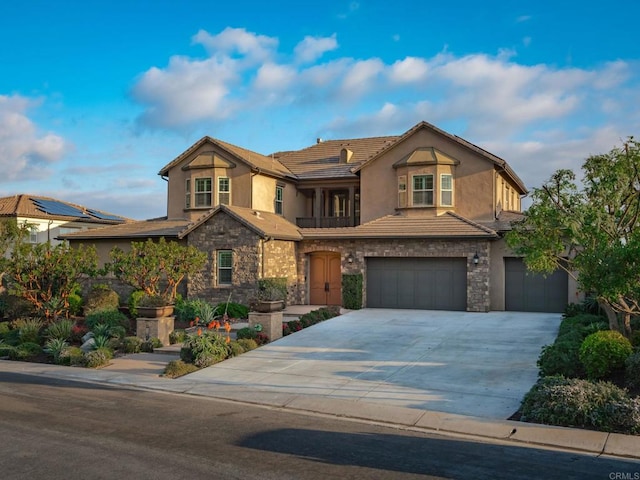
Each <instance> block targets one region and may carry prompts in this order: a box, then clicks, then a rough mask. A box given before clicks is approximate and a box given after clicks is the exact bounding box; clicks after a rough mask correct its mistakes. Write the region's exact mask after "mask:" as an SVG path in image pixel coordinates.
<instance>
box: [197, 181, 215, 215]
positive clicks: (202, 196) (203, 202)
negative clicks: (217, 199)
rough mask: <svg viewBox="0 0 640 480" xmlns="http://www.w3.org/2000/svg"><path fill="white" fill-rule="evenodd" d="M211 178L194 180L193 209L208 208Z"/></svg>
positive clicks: (209, 204)
mask: <svg viewBox="0 0 640 480" xmlns="http://www.w3.org/2000/svg"><path fill="white" fill-rule="evenodd" d="M211 185H212V182H211V177H205V178H196V179H195V186H196V192H195V200H196V202H195V205H194V206H195V207H196V208H202V207H210V206H211V194H212V192H211Z"/></svg>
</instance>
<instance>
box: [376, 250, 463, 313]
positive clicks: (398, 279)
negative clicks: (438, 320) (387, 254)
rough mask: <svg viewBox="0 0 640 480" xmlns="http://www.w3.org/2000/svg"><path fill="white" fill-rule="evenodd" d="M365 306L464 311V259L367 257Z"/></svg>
mask: <svg viewBox="0 0 640 480" xmlns="http://www.w3.org/2000/svg"><path fill="white" fill-rule="evenodd" d="M367 307H369V308H415V309H422V310H463V311H464V310H466V309H467V261H466V259H465V258H368V259H367Z"/></svg>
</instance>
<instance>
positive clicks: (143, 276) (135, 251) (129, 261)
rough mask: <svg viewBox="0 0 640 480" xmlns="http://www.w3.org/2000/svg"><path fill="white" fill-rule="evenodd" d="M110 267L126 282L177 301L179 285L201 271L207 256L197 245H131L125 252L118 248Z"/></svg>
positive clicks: (163, 241) (148, 293)
mask: <svg viewBox="0 0 640 480" xmlns="http://www.w3.org/2000/svg"><path fill="white" fill-rule="evenodd" d="M110 256H111V262H110V264H109V265H108V268H109V269H110V270H111V271H112V272H113V274H114V275H115V276H116V277H117V278H119V279H120V280H122V281H123V282H125V283H127V284H129V285H131V286H133V287H134V288H136V289H138V290H142V291H144V292H145V293H146V294H147V295H150V296H162V297H164V298H166V299H168V300H169V301H173V300H175V298H176V294H177V289H178V285H179V284H180V283H181V282H182V281H183V280H184V278H185V277H186V276H187V275H193V274H195V273H197V272H199V271H200V270H201V269H202V267H203V266H204V264H205V262H206V261H207V254H206V253H203V252H201V251H200V250H198V249H197V248H195V247H193V246H183V245H180V244H178V243H177V242H171V241H170V242H167V241H166V240H165V239H164V237H162V238H160V240H158V241H157V242H154V241H152V240H151V239H149V240H147V241H146V242H131V250H129V251H127V252H125V251H123V250H122V249H121V248H119V247H114V248H113V249H112V250H111V252H110Z"/></svg>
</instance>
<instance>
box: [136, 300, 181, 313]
mask: <svg viewBox="0 0 640 480" xmlns="http://www.w3.org/2000/svg"><path fill="white" fill-rule="evenodd" d="M137 309H138V315H139V316H140V317H144V318H160V317H168V316H170V315H172V314H173V309H174V306H173V305H172V304H171V302H170V301H169V300H167V299H166V298H165V297H163V296H162V295H144V296H143V297H142V298H140V301H139V302H138V307H137Z"/></svg>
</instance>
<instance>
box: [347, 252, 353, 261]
mask: <svg viewBox="0 0 640 480" xmlns="http://www.w3.org/2000/svg"><path fill="white" fill-rule="evenodd" d="M347 263H353V254H352V253H350V254H349V255H347Z"/></svg>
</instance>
